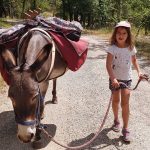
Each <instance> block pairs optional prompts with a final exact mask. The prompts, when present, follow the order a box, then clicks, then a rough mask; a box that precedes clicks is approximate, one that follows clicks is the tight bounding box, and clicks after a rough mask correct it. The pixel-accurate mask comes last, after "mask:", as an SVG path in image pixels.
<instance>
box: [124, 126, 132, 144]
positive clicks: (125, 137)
mask: <svg viewBox="0 0 150 150" xmlns="http://www.w3.org/2000/svg"><path fill="white" fill-rule="evenodd" d="M122 135H123V140H124V141H125V142H130V141H131V138H130V132H129V130H128V129H124V128H123V129H122Z"/></svg>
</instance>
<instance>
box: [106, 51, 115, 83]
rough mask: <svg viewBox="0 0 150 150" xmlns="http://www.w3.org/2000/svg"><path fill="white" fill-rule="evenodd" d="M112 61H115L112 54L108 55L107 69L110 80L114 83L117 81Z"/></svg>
mask: <svg viewBox="0 0 150 150" xmlns="http://www.w3.org/2000/svg"><path fill="white" fill-rule="evenodd" d="M112 61H113V55H112V54H110V53H107V59H106V69H107V72H108V75H109V77H110V79H111V80H112V81H113V80H114V79H115V76H114V74H113V70H112Z"/></svg>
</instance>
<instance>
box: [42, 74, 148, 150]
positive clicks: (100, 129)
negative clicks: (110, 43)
mask: <svg viewBox="0 0 150 150" xmlns="http://www.w3.org/2000/svg"><path fill="white" fill-rule="evenodd" d="M143 79H145V80H147V81H148V79H149V76H148V75H146V74H144V75H142V76H141V77H140V78H139V80H138V82H137V84H136V85H135V87H134V88H133V89H131V88H129V87H128V86H127V85H126V84H124V83H123V82H119V83H120V84H123V85H125V86H126V88H128V89H129V90H135V89H136V88H137V87H138V85H139V83H140V82H141V81H142V80H143ZM111 102H112V94H111V97H110V100H109V103H108V108H107V110H106V113H105V116H104V118H103V120H102V123H101V125H100V127H99V130H98V132H96V133H95V135H94V136H93V138H92V139H91V140H89V141H88V142H86V143H84V144H82V145H80V146H74V147H71V146H66V145H63V144H61V143H59V142H57V141H56V140H55V139H54V138H53V136H52V135H50V134H49V133H48V132H47V131H46V130H45V128H44V127H43V126H41V127H40V128H39V129H40V130H41V131H43V132H44V133H45V134H46V135H47V136H48V138H50V139H51V140H52V141H53V142H54V143H56V144H58V145H60V146H62V147H63V148H67V149H70V150H71V149H75V150H78V149H81V148H84V147H86V146H88V145H90V144H91V143H92V142H93V141H94V140H95V139H96V138H97V137H98V135H99V134H100V132H101V131H102V128H103V126H104V124H105V122H106V119H107V116H108V113H109V109H110V106H111Z"/></svg>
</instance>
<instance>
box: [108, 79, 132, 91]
mask: <svg viewBox="0 0 150 150" xmlns="http://www.w3.org/2000/svg"><path fill="white" fill-rule="evenodd" d="M118 82H123V83H125V84H126V86H128V87H130V86H131V82H132V80H118ZM126 86H125V85H123V84H120V87H118V88H114V87H113V86H112V82H111V80H110V79H109V89H110V90H111V91H117V90H119V89H125V88H126Z"/></svg>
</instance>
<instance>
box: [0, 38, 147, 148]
mask: <svg viewBox="0 0 150 150" xmlns="http://www.w3.org/2000/svg"><path fill="white" fill-rule="evenodd" d="M83 38H84V39H86V40H88V41H89V43H90V45H89V52H88V57H87V60H86V62H85V64H84V65H83V66H82V67H81V69H80V70H79V71H77V72H71V71H68V72H67V73H66V74H65V75H64V76H62V77H60V78H59V80H58V87H57V89H58V90H57V93H58V104H56V105H54V104H51V103H50V100H51V97H52V96H51V89H52V88H51V85H50V87H49V89H48V93H47V95H46V99H45V102H46V107H45V118H44V120H43V123H44V124H47V127H48V128H47V130H48V131H49V132H50V133H51V134H52V135H54V138H55V139H56V140H57V141H59V142H61V143H64V144H67V143H68V144H70V145H71V146H77V145H81V144H82V143H84V142H86V141H87V140H89V139H90V138H91V137H92V135H93V133H95V132H96V131H97V129H98V128H99V126H100V124H101V122H102V119H103V116H104V115H105V111H106V109H107V106H108V101H109V98H110V91H109V89H108V75H107V72H106V69H105V58H106V53H105V51H104V49H105V48H107V44H108V42H107V40H105V39H102V38H98V37H95V36H86V35H85V36H83ZM139 62H140V66H141V68H142V70H143V72H145V73H149V74H150V65H149V63H148V62H146V61H145V60H144V58H139ZM133 77H134V78H133V86H134V85H135V83H136V81H137V75H136V72H135V70H133ZM50 83H51V81H50ZM149 92H150V84H149V83H148V82H141V84H140V85H139V87H138V89H137V90H136V91H134V92H132V95H131V101H130V109H131V112H130V123H129V125H130V131H131V134H132V137H133V142H132V143H131V144H129V145H127V144H125V143H123V142H122V139H121V137H120V136H121V133H114V132H113V131H112V130H111V129H110V127H111V125H112V122H113V115H112V110H110V112H109V116H108V118H107V121H106V123H105V125H104V128H103V130H102V132H101V134H100V135H99V136H98V138H97V139H96V140H95V141H94V142H93V143H92V144H91V145H90V146H89V147H87V148H86V150H100V149H103V150H116V149H117V150H149V149H150V148H149V146H150V129H149V128H150V119H149V118H150V109H149V105H150V98H149V97H150V96H149ZM0 98H1V99H2V101H1V103H0V150H31V149H32V148H31V144H23V143H20V142H19V140H18V139H17V137H16V130H17V128H16V123H15V120H14V113H13V108H12V105H11V102H10V100H9V99H8V98H7V93H6V92H3V93H2V94H1V95H0ZM120 118H121V114H120ZM41 149H42V150H64V148H62V147H60V146H58V145H56V144H55V143H53V142H51V141H50V140H49V139H47V138H46V136H45V135H44V134H42V146H41Z"/></svg>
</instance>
